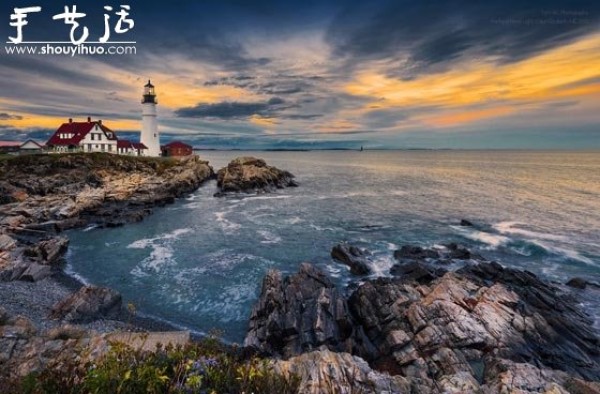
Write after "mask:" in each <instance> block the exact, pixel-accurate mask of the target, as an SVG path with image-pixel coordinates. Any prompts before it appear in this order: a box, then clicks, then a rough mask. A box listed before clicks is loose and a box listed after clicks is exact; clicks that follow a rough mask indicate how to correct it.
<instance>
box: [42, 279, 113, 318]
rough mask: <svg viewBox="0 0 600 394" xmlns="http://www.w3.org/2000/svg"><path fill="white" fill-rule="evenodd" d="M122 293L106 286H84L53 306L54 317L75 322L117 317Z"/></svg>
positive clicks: (52, 316)
mask: <svg viewBox="0 0 600 394" xmlns="http://www.w3.org/2000/svg"><path fill="white" fill-rule="evenodd" d="M121 303H122V300H121V294H119V292H117V291H116V290H112V289H109V288H106V287H97V286H84V287H82V288H81V289H79V290H78V291H77V292H75V293H73V294H71V295H70V296H69V297H67V298H65V299H64V300H62V301H60V302H58V303H57V304H56V305H54V306H53V307H52V313H51V315H50V317H51V318H53V319H63V320H65V321H68V322H73V323H83V322H90V321H93V320H96V319H99V318H106V317H115V316H116V315H118V314H119V312H120V310H121Z"/></svg>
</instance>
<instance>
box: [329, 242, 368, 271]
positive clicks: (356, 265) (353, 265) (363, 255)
mask: <svg viewBox="0 0 600 394" xmlns="http://www.w3.org/2000/svg"><path fill="white" fill-rule="evenodd" d="M368 255H369V253H368V252H367V251H365V250H362V249H359V248H357V247H356V246H352V245H349V244H347V243H340V244H338V245H336V246H334V247H333V249H331V257H332V258H333V259H335V260H337V261H339V262H341V263H344V264H346V265H347V266H348V267H350V272H352V273H353V274H354V275H368V274H370V273H371V269H370V268H369V260H368V259H367V256H368Z"/></svg>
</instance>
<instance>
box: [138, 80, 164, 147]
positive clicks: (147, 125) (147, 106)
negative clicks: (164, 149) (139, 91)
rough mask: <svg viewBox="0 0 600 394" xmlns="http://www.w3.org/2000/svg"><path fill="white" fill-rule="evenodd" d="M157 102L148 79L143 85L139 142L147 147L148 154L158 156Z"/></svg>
mask: <svg viewBox="0 0 600 394" xmlns="http://www.w3.org/2000/svg"><path fill="white" fill-rule="evenodd" d="M157 104H158V102H157V101H156V93H155V92H154V85H152V83H151V82H150V80H148V83H147V84H146V85H144V96H143V97H142V135H141V137H140V142H141V143H142V144H144V145H146V147H147V148H148V151H147V152H148V153H147V155H148V156H160V137H159V135H158V123H157V120H156V105H157Z"/></svg>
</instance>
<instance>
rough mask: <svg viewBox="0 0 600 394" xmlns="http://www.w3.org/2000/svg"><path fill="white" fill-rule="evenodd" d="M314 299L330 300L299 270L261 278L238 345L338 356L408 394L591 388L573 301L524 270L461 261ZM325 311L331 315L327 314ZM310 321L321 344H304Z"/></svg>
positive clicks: (598, 356) (593, 350)
mask: <svg viewBox="0 0 600 394" xmlns="http://www.w3.org/2000/svg"><path fill="white" fill-rule="evenodd" d="M405 251H406V249H405ZM415 254H416V255H418V256H422V255H423V253H422V251H419V250H414V251H413V252H411V255H413V256H414V255H415ZM419 264H420V263H419ZM407 266H408V265H407ZM315 278H318V280H316V279H315ZM317 283H318V285H317ZM323 291H326V292H327V294H328V297H327V298H326V299H327V300H331V299H332V297H334V296H333V295H334V294H337V293H336V292H335V288H334V287H333V286H332V285H331V283H330V282H329V281H328V280H327V278H324V276H323V274H322V273H314V268H312V267H311V266H309V265H303V268H301V272H300V273H298V274H296V275H293V276H292V277H290V278H288V279H285V280H282V279H281V275H280V274H271V275H269V276H267V279H265V283H263V289H262V293H261V296H260V298H259V302H258V304H257V305H256V306H255V308H254V309H253V313H252V318H251V323H250V330H249V332H248V336H247V337H246V344H248V345H252V346H253V347H255V348H257V349H261V350H263V351H266V352H269V353H271V354H277V355H282V356H284V357H293V356H296V355H299V354H301V353H303V352H306V351H310V350H312V349H315V348H317V347H318V348H319V349H324V348H327V349H329V350H332V351H347V352H349V353H351V354H353V355H355V356H359V357H361V358H363V359H365V360H366V361H367V362H368V363H369V364H370V365H371V367H372V368H374V369H375V370H377V371H380V372H387V373H389V374H390V375H393V376H402V377H404V378H405V379H406V381H407V382H408V384H409V385H410V387H411V390H413V392H432V393H448V392H450V393H464V392H469V393H495V392H556V393H563V392H569V389H568V387H571V386H569V385H570V384H571V383H569V382H573V381H576V380H581V381H584V382H589V381H598V380H600V339H599V337H598V335H597V333H596V332H595V331H594V329H593V327H592V321H591V319H590V318H589V317H588V316H587V315H585V314H584V313H583V312H582V311H581V310H580V309H579V307H578V305H577V301H576V300H574V299H572V298H571V297H570V296H569V295H568V294H565V295H563V294H561V292H560V290H559V289H558V288H555V287H553V286H552V285H549V284H547V283H545V282H543V281H541V280H540V279H539V278H537V277H536V276H535V275H534V274H532V273H529V272H527V271H520V270H515V269H510V268H504V267H502V266H501V265H500V264H498V263H496V262H491V263H488V262H480V263H478V264H475V263H472V262H471V263H470V264H469V265H466V266H465V267H463V268H461V269H459V270H458V271H457V272H448V273H445V274H444V275H443V276H441V277H434V278H427V280H424V281H421V283H419V282H418V281H407V280H405V279H402V278H377V279H371V280H366V281H365V282H364V283H362V284H361V285H360V286H359V287H358V288H357V289H356V290H355V291H354V292H353V293H352V294H351V295H350V297H349V298H348V299H347V300H346V299H344V298H343V297H341V296H339V294H338V295H336V296H335V297H334V298H335V303H333V302H331V301H328V302H325V303H324V304H322V305H321V306H320V307H315V303H317V304H319V303H318V302H315V300H317V299H319V297H318V294H319V293H322V292H323ZM334 304H335V305H340V306H342V307H341V309H337V310H335V311H334V310H331V309H328V308H330V306H331V305H334ZM323 305H325V307H324V306H323ZM339 310H343V311H344V313H343V314H341V316H342V319H338V320H336V319H334V318H333V316H340V314H339ZM324 311H326V312H327V313H324ZM334 320H336V323H337V324H333V323H332V322H333V321H334ZM319 321H323V322H324V323H325V326H327V327H330V328H332V329H329V330H325V331H323V330H321V332H327V334H328V340H321V341H315V340H307V339H306V338H310V339H312V338H314V333H316V332H318V331H319V330H315V327H316V326H318V325H317V323H316V322H319ZM340 321H341V322H343V323H342V324H341V325H340V323H339V322H340ZM307 322H308V324H307ZM327 324H329V325H327ZM340 327H344V329H343V330H340V329H339V328H340ZM336 329H337V331H336ZM306 333H312V334H313V336H311V335H306ZM342 333H343V335H342ZM340 344H343V346H340ZM320 368H323V366H320V365H319V364H315V367H314V370H315V371H316V372H315V373H314V374H309V375H310V376H318V374H319V372H318V371H320ZM334 368H337V366H336V367H334ZM299 371H301V372H302V371H303V370H302V369H299ZM302 374H304V375H306V374H305V372H302ZM415 385H420V386H419V387H420V389H415V388H414V387H415ZM307 387H309V388H310V387H312V386H310V385H309V386H307ZM582 387H583V386H582ZM307 390H308V389H307ZM520 390H523V391H520Z"/></svg>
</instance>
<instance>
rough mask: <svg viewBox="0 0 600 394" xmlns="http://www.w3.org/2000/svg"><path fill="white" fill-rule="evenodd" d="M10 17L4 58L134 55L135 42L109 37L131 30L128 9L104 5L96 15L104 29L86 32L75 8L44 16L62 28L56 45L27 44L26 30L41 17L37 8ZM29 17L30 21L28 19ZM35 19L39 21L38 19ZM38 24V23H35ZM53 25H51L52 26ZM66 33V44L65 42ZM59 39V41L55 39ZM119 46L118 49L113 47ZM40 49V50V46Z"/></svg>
mask: <svg viewBox="0 0 600 394" xmlns="http://www.w3.org/2000/svg"><path fill="white" fill-rule="evenodd" d="M13 11H14V12H13V13H12V14H11V15H10V26H11V27H12V28H14V29H15V30H14V35H11V36H9V37H8V41H6V43H7V44H12V45H9V46H6V47H5V51H6V53H7V54H15V55H70V56H75V55H135V54H136V53H137V49H136V47H135V45H123V44H136V41H117V40H115V39H113V40H111V37H118V36H119V35H122V34H125V33H127V32H130V31H131V30H132V29H133V28H134V27H135V21H134V20H133V18H132V17H131V7H130V6H129V5H120V6H119V7H118V8H116V7H113V6H110V5H105V6H104V7H103V8H100V9H99V10H98V11H99V12H103V13H104V19H103V21H104V23H103V25H104V28H103V29H102V27H101V26H98V30H102V31H90V29H88V27H87V26H86V25H85V18H86V16H87V14H86V13H84V12H81V11H79V10H78V9H77V6H76V5H72V6H67V5H65V6H64V10H63V12H61V13H58V14H56V15H52V16H51V17H50V16H48V18H49V20H50V21H56V22H55V23H61V24H62V25H66V26H67V28H68V30H67V29H65V36H64V38H63V40H57V41H27V40H26V39H25V37H26V35H27V26H28V25H29V24H30V23H33V22H32V21H33V20H34V19H35V18H34V16H35V15H36V14H41V15H43V14H42V12H43V10H42V7H41V6H37V5H36V6H28V7H15V8H14V9H13ZM30 17H31V18H30ZM38 18H39V17H38ZM38 20H39V19H38ZM53 23H54V22H53ZM67 31H68V36H69V41H66V40H65V39H66V35H67ZM57 38H60V37H57ZM114 44H119V45H114ZM40 45H41V46H40Z"/></svg>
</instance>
